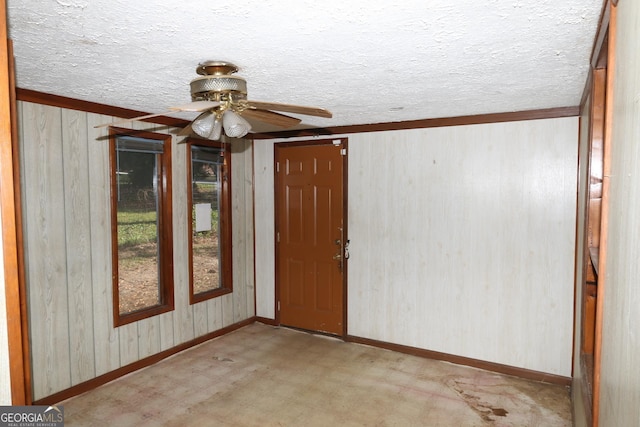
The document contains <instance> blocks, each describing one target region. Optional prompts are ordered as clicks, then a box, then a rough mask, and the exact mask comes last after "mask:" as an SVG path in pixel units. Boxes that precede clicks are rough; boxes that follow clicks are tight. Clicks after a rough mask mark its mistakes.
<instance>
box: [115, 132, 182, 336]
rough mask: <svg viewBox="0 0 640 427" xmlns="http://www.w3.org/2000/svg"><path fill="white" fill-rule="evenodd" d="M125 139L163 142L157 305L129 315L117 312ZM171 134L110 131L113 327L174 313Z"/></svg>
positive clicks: (118, 303)
mask: <svg viewBox="0 0 640 427" xmlns="http://www.w3.org/2000/svg"><path fill="white" fill-rule="evenodd" d="M122 136H127V137H132V138H144V139H152V140H157V141H162V144H163V152H162V153H158V155H159V156H160V161H159V162H158V166H159V167H160V170H159V171H158V176H157V179H158V185H159V189H158V195H157V197H158V206H159V208H158V247H159V249H158V252H159V261H158V280H159V283H158V287H159V290H158V292H159V299H160V303H159V304H156V305H153V306H150V307H147V308H143V309H140V310H136V311H133V312H130V313H125V314H121V313H120V289H119V275H118V214H117V212H118V198H117V197H115V196H114V195H115V194H117V185H118V183H117V180H116V171H117V156H116V154H117V153H116V151H117V145H116V144H117V138H118V137H122ZM171 141H172V137H171V135H166V134H160V133H155V132H148V131H138V130H132V129H123V128H116V127H111V128H109V173H110V176H109V179H110V181H111V185H110V187H111V188H110V190H111V193H110V196H109V197H110V198H111V261H112V273H111V277H112V297H113V308H112V311H113V323H114V327H118V326H123V325H126V324H129V323H133V322H137V321H139V320H142V319H146V318H149V317H153V316H157V315H159V314H162V313H167V312H169V311H173V310H174V308H175V305H174V278H173V221H172V205H171V200H172V198H171V193H172V184H171V173H172V171H171Z"/></svg>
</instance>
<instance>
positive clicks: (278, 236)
mask: <svg viewBox="0 0 640 427" xmlns="http://www.w3.org/2000/svg"><path fill="white" fill-rule="evenodd" d="M276 243H280V232H279V231H276Z"/></svg>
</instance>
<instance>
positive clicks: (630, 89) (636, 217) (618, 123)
mask: <svg viewBox="0 0 640 427" xmlns="http://www.w3.org/2000/svg"><path fill="white" fill-rule="evenodd" d="M616 9H617V11H616V12H615V25H614V26H612V27H611V28H615V43H614V46H615V48H614V52H613V53H614V56H615V60H613V61H612V60H611V57H610V59H609V63H608V70H609V72H610V73H612V74H610V75H612V76H613V86H612V87H609V89H613V91H612V92H608V97H609V96H610V95H612V97H613V102H612V103H611V104H610V105H611V106H612V111H613V117H609V116H608V117H607V119H612V120H611V122H610V123H611V132H612V135H611V140H610V149H611V163H610V166H611V168H610V172H611V173H610V174H607V173H606V171H605V174H606V175H608V177H607V178H608V179H609V189H610V191H609V200H608V202H609V204H608V212H609V215H608V221H607V225H606V226H605V225H604V224H603V227H606V228H607V230H606V234H607V236H608V237H607V247H606V248H607V251H606V273H605V275H606V290H605V291H604V307H603V320H602V350H601V351H602V353H601V371H600V384H601V386H600V396H599V399H600V418H599V420H596V421H599V424H598V425H600V426H602V427H606V426H631V425H638V424H639V422H640V332H639V331H638V325H640V286H639V284H640V262H638V260H640V244H639V242H640V60H639V58H640V57H639V56H638V52H639V51H640V26H638V22H640V3H639V2H637V1H620V2H618V6H617V7H616ZM612 16H613V12H612ZM613 21H614V18H612V22H613ZM610 37H611V35H610ZM610 46H611V45H610ZM610 52H611V51H610ZM609 100H610V98H607V101H609ZM608 142H609V141H607V142H605V144H607V143H608ZM603 203H606V202H605V201H603ZM601 256H602V255H601ZM598 298H600V296H599V297H598Z"/></svg>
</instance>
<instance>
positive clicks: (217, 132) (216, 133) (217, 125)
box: [209, 114, 222, 141]
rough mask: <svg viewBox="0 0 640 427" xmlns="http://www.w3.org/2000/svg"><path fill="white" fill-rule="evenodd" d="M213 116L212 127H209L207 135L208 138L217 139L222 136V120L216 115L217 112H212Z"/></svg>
mask: <svg viewBox="0 0 640 427" xmlns="http://www.w3.org/2000/svg"><path fill="white" fill-rule="evenodd" d="M214 116H215V118H214V120H213V129H211V134H210V135H209V139H212V140H214V141H219V140H220V137H221V136H222V120H220V117H218V115H217V114H214Z"/></svg>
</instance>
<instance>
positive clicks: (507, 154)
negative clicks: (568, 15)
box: [255, 117, 578, 377]
mask: <svg viewBox="0 0 640 427" xmlns="http://www.w3.org/2000/svg"><path fill="white" fill-rule="evenodd" d="M577 135H578V118H576V117H570V118H560V119H544V120H530V121H520V122H506V123H495V124H482V125H467V126H452V127H445V128H430V129H415V130H403V131H389V132H371V133H363V134H353V135H347V136H348V139H349V154H348V156H349V157H348V169H349V170H348V174H349V189H348V191H349V195H348V206H349V212H348V224H349V225H348V229H349V236H348V237H349V239H350V240H351V245H350V255H351V257H350V259H349V261H348V263H349V268H348V272H349V277H348V320H347V328H348V334H349V335H353V336H359V337H363V338H369V339H374V340H379V341H385V342H390V343H396V344H402V345H407V346H412V347H418V348H423V349H427V350H433V351H438V352H443V353H449V354H454V355H458V356H464V357H469V358H473V359H479V360H484V361H489V362H495V363H500V364H504V365H509V366H514V367H519V368H524V369H530V370H535V371H540V372H546V373H551V374H556V375H561V376H565V377H569V376H571V353H572V334H573V283H574V282H573V278H574V277H573V276H574V274H573V269H574V249H575V247H574V246H575V245H574V243H575V218H576V185H577V178H576V177H577ZM269 142H271V143H273V141H259V142H256V147H257V146H258V144H267V143H269ZM255 156H256V157H255V165H256V166H255V167H256V171H260V174H263V175H268V174H273V156H272V154H271V151H270V150H269V149H267V148H266V147H262V148H261V149H260V150H258V149H256V151H255ZM257 176H258V172H256V177H257ZM256 185H257V186H261V185H262V184H260V183H259V182H256ZM262 191H269V194H270V195H272V194H273V187H271V188H268V184H264V186H261V187H256V192H257V193H258V192H262ZM256 211H257V212H260V215H261V216H263V217H264V221H265V223H272V219H273V206H272V202H271V201H270V200H268V199H267V198H266V197H265V198H261V199H258V198H256ZM260 227H262V225H261V224H260V223H258V222H256V235H257V236H258V235H260V236H262V237H261V239H260V240H258V239H256V245H257V246H256V252H258V253H260V252H262V253H263V255H264V254H265V253H267V251H268V252H269V253H271V251H272V248H273V237H272V235H271V236H270V237H268V236H269V233H271V230H267V229H266V228H265V229H261V228H260ZM264 256H266V255H264ZM263 264H268V263H267V262H266V260H264V261H263V263H262V264H257V265H256V276H257V277H261V276H262V275H263V271H262V270H261V265H263ZM265 276H266V274H265ZM260 286H271V283H270V282H268V281H267V280H264V281H260V282H259V283H258V295H261V296H263V297H261V298H260V299H259V300H258V306H257V312H258V315H259V316H265V317H268V316H269V315H270V313H271V312H272V310H273V308H272V307H273V304H274V299H273V298H274V297H273V295H274V290H273V288H269V289H260ZM269 296H271V298H269ZM270 310H271V311H270Z"/></svg>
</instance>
